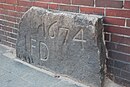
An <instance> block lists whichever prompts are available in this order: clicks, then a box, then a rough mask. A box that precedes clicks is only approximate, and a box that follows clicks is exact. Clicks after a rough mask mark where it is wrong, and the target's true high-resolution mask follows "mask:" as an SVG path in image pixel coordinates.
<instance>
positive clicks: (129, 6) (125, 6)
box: [124, 1, 130, 9]
mask: <svg viewBox="0 0 130 87" xmlns="http://www.w3.org/2000/svg"><path fill="white" fill-rule="evenodd" d="M124 8H127V9H130V1H125V5H124Z"/></svg>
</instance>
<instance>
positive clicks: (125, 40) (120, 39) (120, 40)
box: [111, 35, 130, 45]
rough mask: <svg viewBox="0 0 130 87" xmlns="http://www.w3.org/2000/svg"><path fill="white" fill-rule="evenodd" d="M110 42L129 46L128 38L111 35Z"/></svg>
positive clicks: (129, 40) (129, 39)
mask: <svg viewBox="0 0 130 87" xmlns="http://www.w3.org/2000/svg"><path fill="white" fill-rule="evenodd" d="M111 41H112V42H117V43H122V44H127V45H130V38H129V37H124V36H118V35H112V37H111Z"/></svg>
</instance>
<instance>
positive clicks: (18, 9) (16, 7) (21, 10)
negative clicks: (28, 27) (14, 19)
mask: <svg viewBox="0 0 130 87" xmlns="http://www.w3.org/2000/svg"><path fill="white" fill-rule="evenodd" d="M27 10H28V8H27V7H23V6H15V11H18V12H25V11H27Z"/></svg>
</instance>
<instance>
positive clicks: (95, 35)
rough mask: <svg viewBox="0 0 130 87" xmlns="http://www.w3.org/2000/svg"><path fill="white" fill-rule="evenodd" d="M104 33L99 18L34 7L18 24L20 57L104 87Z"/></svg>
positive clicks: (98, 86)
mask: <svg viewBox="0 0 130 87" xmlns="http://www.w3.org/2000/svg"><path fill="white" fill-rule="evenodd" d="M102 30H103V25H102V17H100V16H96V15H87V14H80V13H69V12H60V11H52V10H51V11H49V10H46V9H43V8H38V7H32V8H30V10H28V11H27V12H26V13H25V14H24V16H23V18H22V19H21V22H20V24H19V33H18V39H17V45H16V50H17V51H16V52H17V57H18V58H19V59H21V60H23V61H26V62H28V63H30V64H33V65H35V66H38V67H40V68H44V69H48V70H51V71H53V72H55V73H58V74H61V75H65V76H68V77H69V78H72V79H74V80H76V81H79V82H82V83H83V84H86V85H88V86H91V87H101V83H102V82H103V78H104V75H103V73H104V71H103V70H104V61H105V47H104V44H103V36H102V35H103V34H102Z"/></svg>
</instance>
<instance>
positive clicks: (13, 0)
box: [6, 0, 17, 4]
mask: <svg viewBox="0 0 130 87" xmlns="http://www.w3.org/2000/svg"><path fill="white" fill-rule="evenodd" d="M6 3H8V4H17V0H6Z"/></svg>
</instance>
